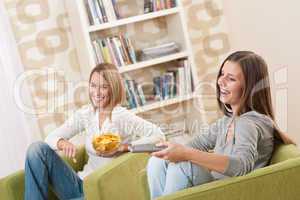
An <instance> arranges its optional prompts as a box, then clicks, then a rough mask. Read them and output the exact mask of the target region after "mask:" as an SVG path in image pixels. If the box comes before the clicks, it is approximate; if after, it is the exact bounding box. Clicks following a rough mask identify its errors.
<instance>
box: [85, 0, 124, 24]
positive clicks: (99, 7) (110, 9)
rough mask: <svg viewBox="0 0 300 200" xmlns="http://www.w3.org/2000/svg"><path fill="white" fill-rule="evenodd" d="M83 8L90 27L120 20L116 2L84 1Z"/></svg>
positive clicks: (102, 0)
mask: <svg viewBox="0 0 300 200" xmlns="http://www.w3.org/2000/svg"><path fill="white" fill-rule="evenodd" d="M85 6H86V9H87V14H88V18H89V22H90V24H91V25H98V24H102V23H107V22H111V21H114V20H117V19H119V18H120V14H119V11H118V7H117V3H116V0H86V2H85Z"/></svg>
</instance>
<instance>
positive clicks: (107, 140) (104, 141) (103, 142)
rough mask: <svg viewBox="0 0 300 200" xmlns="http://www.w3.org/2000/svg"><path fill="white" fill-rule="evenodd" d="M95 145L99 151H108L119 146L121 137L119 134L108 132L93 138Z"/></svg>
mask: <svg viewBox="0 0 300 200" xmlns="http://www.w3.org/2000/svg"><path fill="white" fill-rule="evenodd" d="M92 143H93V147H94V149H95V150H96V151H97V152H100V153H106V152H111V151H114V150H116V149H118V148H119V146H120V143H121V138H120V135H119V134H114V133H106V134H102V135H98V136H95V137H94V138H93V142H92Z"/></svg>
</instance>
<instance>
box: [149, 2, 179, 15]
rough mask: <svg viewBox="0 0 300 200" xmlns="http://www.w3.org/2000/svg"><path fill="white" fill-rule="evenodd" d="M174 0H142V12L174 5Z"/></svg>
mask: <svg viewBox="0 0 300 200" xmlns="http://www.w3.org/2000/svg"><path fill="white" fill-rule="evenodd" d="M176 5H177V4H176V0H144V13H149V12H155V11H159V10H164V9H169V8H174V7H176Z"/></svg>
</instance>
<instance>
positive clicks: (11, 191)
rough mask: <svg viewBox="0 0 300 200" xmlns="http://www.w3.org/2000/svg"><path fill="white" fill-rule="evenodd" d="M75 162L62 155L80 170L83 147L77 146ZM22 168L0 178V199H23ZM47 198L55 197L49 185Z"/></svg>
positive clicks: (83, 158)
mask: <svg viewBox="0 0 300 200" xmlns="http://www.w3.org/2000/svg"><path fill="white" fill-rule="evenodd" d="M75 157H76V160H77V162H76V163H74V162H73V161H71V159H69V158H66V157H64V156H62V159H63V160H64V161H66V162H67V163H68V164H69V165H70V166H71V167H72V168H73V169H74V170H75V171H78V170H81V169H82V168H83V166H84V164H85V162H86V152H85V148H84V147H83V146H82V147H79V148H78V150H77V153H76V156H75ZM24 183H25V180H24V170H19V171H17V172H15V173H13V174H11V175H9V176H7V177H4V178H3V179H1V180H0V199H1V200H2V199H5V200H23V199H24ZM49 199H57V198H56V197H55V195H54V193H53V192H52V189H51V187H50V192H49Z"/></svg>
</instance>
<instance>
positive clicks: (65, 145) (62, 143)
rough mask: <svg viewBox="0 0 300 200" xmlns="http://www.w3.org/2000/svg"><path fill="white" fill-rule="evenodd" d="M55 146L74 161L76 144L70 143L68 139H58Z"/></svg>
mask: <svg viewBox="0 0 300 200" xmlns="http://www.w3.org/2000/svg"><path fill="white" fill-rule="evenodd" d="M57 147H58V149H59V150H60V151H62V152H63V153H64V155H65V156H66V157H68V158H73V161H74V162H76V160H75V155H76V146H75V145H74V144H72V143H71V142H69V141H68V140H65V139H60V140H58V142H57Z"/></svg>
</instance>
